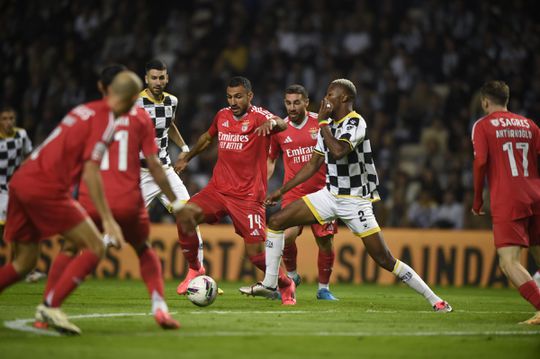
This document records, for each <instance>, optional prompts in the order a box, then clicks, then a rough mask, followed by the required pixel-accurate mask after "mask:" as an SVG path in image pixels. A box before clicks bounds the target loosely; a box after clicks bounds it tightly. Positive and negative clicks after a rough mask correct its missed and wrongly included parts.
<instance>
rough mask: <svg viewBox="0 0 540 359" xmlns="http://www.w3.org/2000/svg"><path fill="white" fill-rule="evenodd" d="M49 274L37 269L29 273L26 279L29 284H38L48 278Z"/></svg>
mask: <svg viewBox="0 0 540 359" xmlns="http://www.w3.org/2000/svg"><path fill="white" fill-rule="evenodd" d="M46 277H47V274H45V273H43V272H40V271H38V270H37V269H35V270H33V271H32V272H30V273H28V274H27V275H26V278H25V279H24V280H25V281H26V282H27V283H37V282H39V281H40V280H41V279H43V278H46Z"/></svg>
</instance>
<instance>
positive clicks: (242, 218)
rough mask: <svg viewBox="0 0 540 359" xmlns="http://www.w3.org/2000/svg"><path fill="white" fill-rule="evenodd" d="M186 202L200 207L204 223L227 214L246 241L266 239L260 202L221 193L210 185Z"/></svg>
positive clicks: (263, 214) (215, 220)
mask: <svg viewBox="0 0 540 359" xmlns="http://www.w3.org/2000/svg"><path fill="white" fill-rule="evenodd" d="M188 202H192V203H195V204H197V205H198V206H199V207H201V209H202V210H203V212H204V215H205V222H206V223H215V222H217V221H219V220H220V219H221V218H223V217H225V216H226V215H229V216H230V217H231V220H232V222H233V225H234V229H235V232H236V233H237V234H238V235H240V236H241V237H242V238H244V241H245V242H246V243H258V242H264V240H265V239H266V233H265V231H266V211H265V208H264V206H263V205H262V203H260V202H255V201H247V200H244V199H240V198H236V197H230V196H226V195H223V194H221V193H219V192H218V191H217V190H216V189H215V187H214V186H212V185H208V186H207V187H205V188H204V189H203V190H202V191H200V192H199V193H197V194H196V195H194V196H193V197H191V199H190V200H189V201H188Z"/></svg>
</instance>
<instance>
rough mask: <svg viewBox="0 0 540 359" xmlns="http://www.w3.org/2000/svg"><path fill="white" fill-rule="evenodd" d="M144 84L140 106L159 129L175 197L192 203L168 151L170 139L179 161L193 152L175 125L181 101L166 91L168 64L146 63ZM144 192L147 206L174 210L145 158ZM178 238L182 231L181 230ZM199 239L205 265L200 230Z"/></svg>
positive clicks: (161, 151)
mask: <svg viewBox="0 0 540 359" xmlns="http://www.w3.org/2000/svg"><path fill="white" fill-rule="evenodd" d="M144 81H145V83H146V88H145V89H144V90H143V91H142V92H141V93H140V94H139V99H138V100H137V105H139V106H140V107H142V108H144V109H145V110H146V112H147V113H148V114H149V115H150V118H151V119H152V122H153V123H154V127H155V142H156V144H157V146H158V151H159V152H158V157H159V160H160V161H161V163H162V165H163V168H164V170H165V173H166V175H167V180H168V181H169V183H170V185H171V188H172V190H173V192H174V194H175V196H176V197H177V198H179V199H181V200H182V201H184V203H185V202H187V201H188V200H189V193H188V191H187V189H186V186H184V183H183V182H182V180H181V179H180V177H178V174H177V173H176V172H175V171H174V169H173V167H172V166H171V158H170V156H169V153H168V151H167V149H168V147H169V139H171V140H172V141H173V142H174V143H175V144H176V145H177V146H178V147H179V148H180V149H181V150H182V153H181V155H180V156H179V158H178V160H177V162H178V161H180V159H181V158H182V157H184V156H185V155H186V153H187V152H189V147H188V146H187V144H186V142H185V141H184V139H183V138H182V135H180V132H179V131H178V128H177V127H176V124H175V116H176V109H177V107H178V98H176V96H174V95H171V94H170V93H167V92H165V87H167V84H168V83H169V74H168V72H167V65H166V64H165V63H164V62H163V61H161V60H159V59H153V60H151V61H149V62H148V63H147V64H146V67H145V76H144ZM141 189H142V195H143V198H144V202H145V205H146V207H148V206H149V205H150V203H152V201H153V200H154V199H155V198H157V199H159V201H160V202H161V203H162V204H163V205H164V206H165V208H167V210H168V211H169V212H170V211H171V202H170V201H169V199H168V198H167V196H166V195H165V194H164V193H163V191H162V190H161V188H160V187H159V186H158V185H157V183H156V182H155V180H154V177H152V175H151V173H150V172H149V170H148V166H147V163H146V160H145V159H144V158H143V157H142V156H141ZM178 235H180V228H179V227H178ZM197 237H198V239H199V249H198V256H199V260H200V261H201V263H202V262H203V243H202V238H201V234H200V231H199V228H198V227H197Z"/></svg>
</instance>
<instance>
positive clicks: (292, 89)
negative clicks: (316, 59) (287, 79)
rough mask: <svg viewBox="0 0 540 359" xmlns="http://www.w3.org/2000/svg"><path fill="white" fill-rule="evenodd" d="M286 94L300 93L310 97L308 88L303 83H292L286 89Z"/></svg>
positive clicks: (304, 96)
mask: <svg viewBox="0 0 540 359" xmlns="http://www.w3.org/2000/svg"><path fill="white" fill-rule="evenodd" d="M285 94H298V95H302V97H303V98H306V99H307V98H309V95H308V92H307V90H306V88H305V87H304V86H302V85H298V84H294V85H290V86H289V87H287V88H286V89H285Z"/></svg>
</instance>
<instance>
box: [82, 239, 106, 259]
mask: <svg viewBox="0 0 540 359" xmlns="http://www.w3.org/2000/svg"><path fill="white" fill-rule="evenodd" d="M86 249H88V250H90V251H92V252H93V253H94V254H95V255H96V256H98V257H99V258H103V256H105V244H103V242H102V241H101V240H92V241H89V242H88V243H87V244H86Z"/></svg>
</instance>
